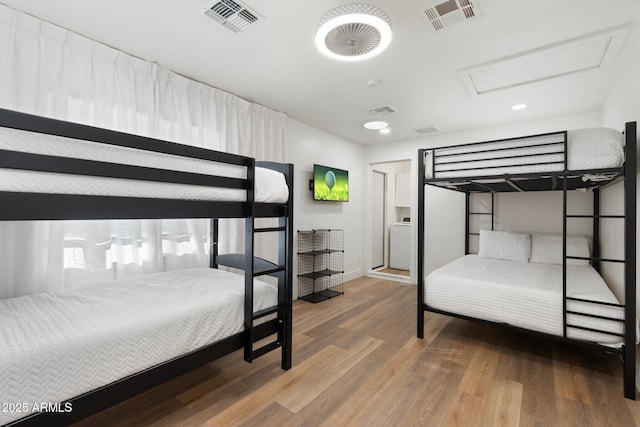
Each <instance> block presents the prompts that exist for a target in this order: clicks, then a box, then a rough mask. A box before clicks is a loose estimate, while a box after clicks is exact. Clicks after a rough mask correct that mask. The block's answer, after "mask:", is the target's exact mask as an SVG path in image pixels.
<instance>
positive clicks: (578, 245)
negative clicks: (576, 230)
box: [530, 233, 591, 266]
mask: <svg viewBox="0 0 640 427" xmlns="http://www.w3.org/2000/svg"><path fill="white" fill-rule="evenodd" d="M567 256H579V257H587V258H588V257H590V256H591V252H590V251H589V239H588V238H587V237H586V236H581V235H567ZM530 261H531V262H535V263H538V264H562V234H544V233H534V234H532V235H531V260H530ZM567 265H578V266H588V265H589V260H587V259H570V258H568V259H567Z"/></svg>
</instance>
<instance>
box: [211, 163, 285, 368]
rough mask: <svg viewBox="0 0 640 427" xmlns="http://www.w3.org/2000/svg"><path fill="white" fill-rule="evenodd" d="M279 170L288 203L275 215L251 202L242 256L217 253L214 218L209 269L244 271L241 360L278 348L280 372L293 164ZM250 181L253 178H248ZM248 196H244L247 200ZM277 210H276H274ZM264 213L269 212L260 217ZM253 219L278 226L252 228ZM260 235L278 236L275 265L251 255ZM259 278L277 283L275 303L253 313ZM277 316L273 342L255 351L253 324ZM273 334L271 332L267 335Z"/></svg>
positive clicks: (263, 205)
mask: <svg viewBox="0 0 640 427" xmlns="http://www.w3.org/2000/svg"><path fill="white" fill-rule="evenodd" d="M258 163H261V164H263V165H266V164H267V163H268V164H270V165H271V166H272V167H274V166H275V165H277V164H276V163H272V162H258ZM282 166H283V167H284V168H283V169H277V170H279V171H280V172H282V173H283V174H285V177H287V185H288V187H289V201H288V202H287V204H286V205H284V206H282V207H276V208H275V209H276V211H278V212H279V213H278V214H275V213H274V212H276V211H274V210H273V207H272V206H269V204H261V203H252V212H253V215H252V216H248V217H246V218H245V253H243V254H224V255H220V254H219V253H218V252H219V250H218V243H217V242H218V219H212V222H211V229H212V235H213V237H212V239H211V240H212V242H211V248H210V253H211V259H210V264H211V267H212V268H217V267H218V266H219V265H224V266H227V267H232V268H235V269H239V270H244V272H245V305H244V330H245V332H246V341H245V345H244V359H245V361H247V362H249V363H251V362H252V361H253V360H255V359H257V358H258V357H260V356H263V355H265V354H267V353H269V352H271V351H273V350H276V349H278V348H281V347H282V369H290V368H291V362H292V361H291V350H292V348H291V346H292V330H291V320H292V318H291V309H292V304H293V301H292V297H291V287H292V283H293V271H292V263H293V255H292V253H293V234H292V231H291V230H293V165H291V164H287V165H282ZM252 179H253V178H252ZM249 196H251V198H253V196H252V195H250V194H248V195H247V197H249ZM249 200H251V199H249ZM278 209H279V210H278ZM265 211H267V212H269V213H267V214H264V212H265ZM255 218H277V219H278V225H277V226H273V227H256V225H255ZM260 233H277V234H278V242H277V245H278V262H277V264H276V263H273V262H271V261H268V260H266V259H264V258H259V257H256V256H255V251H254V247H255V236H256V234H260ZM259 276H272V277H275V278H276V279H277V280H278V304H277V305H276V306H274V307H269V308H266V309H263V310H260V311H256V312H254V311H253V279H254V278H255V277H259ZM271 315H277V323H278V327H277V331H276V332H275V334H276V335H277V336H276V338H275V340H274V341H272V342H269V343H267V344H265V345H263V346H261V347H259V348H255V349H254V343H255V342H256V338H257V336H258V335H260V336H265V335H266V334H264V333H260V334H257V333H256V332H255V331H256V329H259V328H261V325H260V324H258V325H256V321H259V320H260V319H263V318H265V317H267V316H271ZM271 335H273V333H271Z"/></svg>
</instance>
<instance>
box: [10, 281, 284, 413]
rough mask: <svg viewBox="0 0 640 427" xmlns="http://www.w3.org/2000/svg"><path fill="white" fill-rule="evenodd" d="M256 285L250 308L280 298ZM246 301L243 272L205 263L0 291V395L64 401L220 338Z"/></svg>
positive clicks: (236, 327)
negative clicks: (11, 293)
mask: <svg viewBox="0 0 640 427" xmlns="http://www.w3.org/2000/svg"><path fill="white" fill-rule="evenodd" d="M254 289H255V291H254V310H255V311H257V310H261V309H264V308H268V307H272V306H275V305H276V304H277V288H275V287H274V286H272V285H269V284H267V283H265V282H261V281H258V280H256V281H255V286H254ZM243 304H244V276H241V275H238V274H234V273H229V272H225V271H220V270H214V269H205V268H201V269H190V270H176V271H171V272H166V273H158V274H154V275H148V276H143V277H139V278H135V279H128V280H123V281H117V282H111V283H106V284H100V285H95V286H87V287H81V288H75V289H70V290H65V291H60V292H55V293H42V294H36V295H30V296H25V297H19V298H12V299H5V300H0V366H2V369H0V396H1V399H0V400H1V401H2V402H9V403H28V404H29V405H28V406H32V405H33V403H35V402H61V401H63V400H65V399H68V398H71V397H74V396H77V395H79V394H81V393H84V392H86V391H89V390H92V389H95V388H97V387H99V386H102V385H105V384H109V383H111V382H113V381H115V380H117V379H120V378H123V377H125V376H127V375H130V374H133V373H136V372H138V371H140V370H143V369H145V368H148V367H151V366H153V365H156V364H158V363H160V362H163V361H166V360H169V359H171V358H173V357H176V356H179V355H182V354H185V353H187V352H189V351H192V350H195V349H197V348H200V347H202V346H204V345H206V344H210V343H213V342H216V341H218V340H220V339H222V338H224V337H227V336H230V335H233V334H235V333H238V332H240V331H241V330H243ZM24 415H25V414H24V413H22V414H21V413H7V412H0V425H2V424H5V423H7V422H9V421H11V420H13V419H17V418H20V417H22V416H24Z"/></svg>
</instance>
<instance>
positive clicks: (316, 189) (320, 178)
mask: <svg viewBox="0 0 640 427" xmlns="http://www.w3.org/2000/svg"><path fill="white" fill-rule="evenodd" d="M313 200H325V201H331V202H348V201H349V171H346V170H343V169H337V168H331V167H328V166H322V165H313Z"/></svg>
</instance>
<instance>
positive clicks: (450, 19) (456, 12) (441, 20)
mask: <svg viewBox="0 0 640 427" xmlns="http://www.w3.org/2000/svg"><path fill="white" fill-rule="evenodd" d="M418 14H419V15H420V16H421V17H422V19H424V20H425V21H427V23H428V24H429V28H431V29H432V30H433V31H441V30H444V29H445V28H447V27H450V26H452V25H455V24H457V23H460V22H464V21H466V20H469V19H471V18H475V17H476V16H479V15H480V9H479V8H478V6H477V2H476V1H472V0H445V1H439V2H436V3H432V4H431V5H429V6H427V7H425V8H422V9H418Z"/></svg>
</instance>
